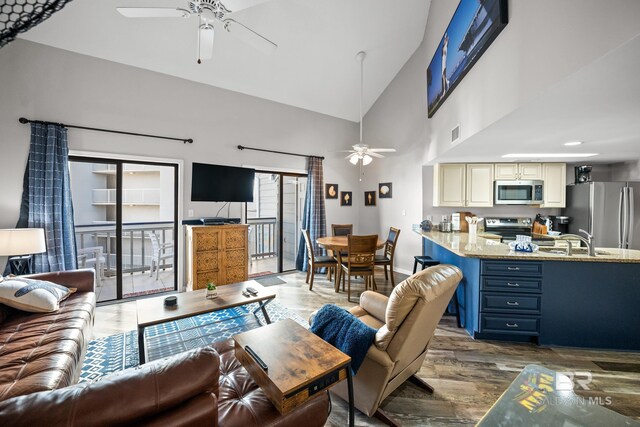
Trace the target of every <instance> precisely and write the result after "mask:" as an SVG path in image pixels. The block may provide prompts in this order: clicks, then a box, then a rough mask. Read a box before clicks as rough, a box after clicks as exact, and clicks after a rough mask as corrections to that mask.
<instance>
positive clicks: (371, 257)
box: [341, 234, 378, 302]
mask: <svg viewBox="0 0 640 427" xmlns="http://www.w3.org/2000/svg"><path fill="white" fill-rule="evenodd" d="M347 242H348V245H347V248H348V249H347V259H346V262H343V263H342V266H341V268H342V271H343V273H346V276H347V281H348V285H347V300H348V301H349V302H351V276H362V277H363V278H364V280H365V290H367V289H375V288H376V286H375V281H374V279H373V272H374V267H375V258H376V246H377V244H378V235H377V234H372V235H368V236H355V235H353V234H349V235H348V236H347ZM342 280H345V277H344V275H343V278H342Z"/></svg>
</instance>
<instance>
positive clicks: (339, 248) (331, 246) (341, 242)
mask: <svg viewBox="0 0 640 427" xmlns="http://www.w3.org/2000/svg"><path fill="white" fill-rule="evenodd" d="M316 243H317V244H318V246H320V247H321V248H324V249H326V250H328V251H333V253H335V254H336V256H337V258H338V266H337V267H336V274H335V284H334V287H335V291H336V292H339V291H340V277H341V276H342V273H341V271H342V269H341V268H340V265H341V264H342V259H341V257H340V254H341V253H342V252H347V251H348V250H349V241H348V240H347V236H327V237H319V238H318V239H316ZM385 243H387V242H386V241H385V240H384V239H381V238H380V237H378V242H377V243H376V250H377V249H382V248H384V245H385Z"/></svg>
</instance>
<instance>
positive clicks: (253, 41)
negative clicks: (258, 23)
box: [223, 19, 278, 53]
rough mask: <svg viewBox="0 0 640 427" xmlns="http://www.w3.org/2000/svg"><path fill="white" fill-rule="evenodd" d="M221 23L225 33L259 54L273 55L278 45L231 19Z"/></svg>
mask: <svg viewBox="0 0 640 427" xmlns="http://www.w3.org/2000/svg"><path fill="white" fill-rule="evenodd" d="M223 22H224V29H225V30H227V32H229V33H230V34H233V35H234V36H236V37H237V38H238V39H240V40H242V41H243V42H245V43H246V44H248V45H250V46H253V47H254V48H256V49H258V50H259V51H261V52H264V53H273V52H274V51H275V50H276V49H277V47H278V45H277V44H275V43H274V42H272V41H271V40H269V39H267V38H266V37H263V36H261V35H260V34H258V33H256V32H255V31H253V30H252V29H251V28H249V27H246V26H244V25H242V24H241V23H239V22H237V21H234V20H233V19H225V20H224V21H223Z"/></svg>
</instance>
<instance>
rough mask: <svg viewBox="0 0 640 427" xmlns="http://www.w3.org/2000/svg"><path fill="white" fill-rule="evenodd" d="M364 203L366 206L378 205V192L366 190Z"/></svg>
mask: <svg viewBox="0 0 640 427" xmlns="http://www.w3.org/2000/svg"><path fill="white" fill-rule="evenodd" d="M364 205H365V206H375V205H376V192H375V191H365V192H364Z"/></svg>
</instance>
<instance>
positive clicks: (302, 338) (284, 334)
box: [233, 319, 354, 426]
mask: <svg viewBox="0 0 640 427" xmlns="http://www.w3.org/2000/svg"><path fill="white" fill-rule="evenodd" d="M233 339H234V340H235V355H236V358H237V359H238V360H239V361H240V363H242V366H244V368H245V369H246V370H247V372H249V375H251V377H252V378H253V380H254V381H255V382H256V383H257V384H258V385H259V386H260V387H261V388H262V390H263V391H264V393H265V394H266V395H267V397H268V398H269V400H271V402H272V403H273V405H274V406H275V407H276V408H277V409H278V411H279V412H280V413H281V414H283V415H284V414H287V413H289V412H290V411H292V410H293V409H294V408H296V407H298V406H300V405H302V404H304V403H305V402H307V401H308V400H310V399H312V398H313V397H314V396H317V395H318V393H320V392H322V391H324V390H327V389H328V388H330V387H332V386H334V385H335V384H337V383H339V382H340V381H343V380H345V379H346V380H347V386H348V389H349V426H353V423H354V411H353V379H352V377H351V357H349V356H347V355H346V354H344V353H343V352H341V351H340V350H338V349H337V348H335V347H333V346H332V345H331V344H329V343H327V342H326V341H324V340H323V339H322V338H320V337H318V336H317V335H315V334H313V333H312V332H310V331H308V330H307V329H305V328H303V327H302V326H300V325H299V324H298V323H296V322H295V321H293V320H291V319H285V320H281V321H279V322H276V323H273V324H270V325H267V326H263V327H261V328H257V329H253V330H250V331H247V332H242V333H241V334H238V335H235V336H234V337H233ZM247 347H249V348H250V349H251V350H252V351H253V352H254V353H255V354H256V355H257V356H258V358H259V359H261V360H262V361H263V362H264V363H265V364H266V366H267V370H266V371H265V370H264V369H263V368H261V367H260V364H259V362H258V360H257V359H256V358H254V357H253V356H252V355H251V354H250V352H249V351H247V350H246V349H247Z"/></svg>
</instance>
